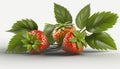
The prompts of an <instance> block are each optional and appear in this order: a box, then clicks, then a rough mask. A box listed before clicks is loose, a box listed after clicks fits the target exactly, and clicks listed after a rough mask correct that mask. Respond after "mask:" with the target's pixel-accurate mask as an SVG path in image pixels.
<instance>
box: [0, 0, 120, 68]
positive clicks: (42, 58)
mask: <svg viewBox="0 0 120 69" xmlns="http://www.w3.org/2000/svg"><path fill="white" fill-rule="evenodd" d="M54 2H56V3H58V4H61V5H63V6H65V7H66V8H68V9H69V10H70V12H71V14H72V16H73V19H74V20H75V16H76V14H77V13H78V12H79V10H80V9H81V8H82V7H84V6H85V5H87V4H89V3H90V4H91V11H92V13H93V12H98V11H103V10H104V11H113V12H115V13H117V14H118V16H120V7H119V3H120V2H119V0H0V35H1V36H0V38H1V40H0V69H22V68H23V69H25V68H26V69H28V68H29V69H35V68H39V69H40V68H41V69H65V68H67V69H73V68H74V69H80V68H82V69H87V68H89V69H113V68H115V69H120V66H119V65H120V52H119V50H120V43H119V41H120V32H119V30H120V27H119V26H120V23H119V22H120V19H118V22H117V24H116V25H115V26H114V27H113V28H112V29H109V30H108V32H109V33H110V35H111V36H112V37H113V38H114V40H115V42H116V44H117V47H118V50H117V51H107V52H105V51H104V52H99V51H97V52H96V51H95V50H91V49H89V48H88V49H85V51H84V52H83V53H82V54H81V55H75V56H66V55H65V54H64V53H59V52H58V53H57V54H58V55H57V54H54V53H53V54H51V53H50V54H46V55H40V54H38V55H29V54H5V53H4V51H5V49H6V48H7V45H8V42H9V40H10V38H11V37H12V35H13V34H11V33H8V32H5V31H6V30H8V29H10V28H11V26H12V25H13V23H15V22H16V20H20V19H23V18H31V19H33V20H35V21H36V22H37V23H38V25H39V29H41V30H42V29H43V27H44V23H46V22H47V23H56V21H55V18H54V13H53V3H54ZM74 23H75V22H74Z"/></svg>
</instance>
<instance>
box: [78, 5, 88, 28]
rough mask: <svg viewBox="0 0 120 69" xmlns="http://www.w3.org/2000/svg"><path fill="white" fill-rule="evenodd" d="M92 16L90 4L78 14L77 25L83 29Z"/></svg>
mask: <svg viewBox="0 0 120 69" xmlns="http://www.w3.org/2000/svg"><path fill="white" fill-rule="evenodd" d="M89 16H90V4H88V5H87V6H85V7H84V8H83V9H82V10H80V12H79V13H78V14H77V16H76V25H77V27H78V28H80V29H83V28H84V27H85V26H86V24H87V23H88V18H89Z"/></svg>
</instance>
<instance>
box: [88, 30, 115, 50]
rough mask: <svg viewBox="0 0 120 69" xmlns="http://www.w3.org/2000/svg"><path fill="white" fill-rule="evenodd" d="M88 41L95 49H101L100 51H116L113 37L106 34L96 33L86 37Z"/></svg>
mask: <svg viewBox="0 0 120 69" xmlns="http://www.w3.org/2000/svg"><path fill="white" fill-rule="evenodd" d="M86 41H87V43H88V44H89V46H90V47H91V48H93V49H98V50H99V49H100V50H107V49H111V50H116V49H117V48H116V45H115V42H114V40H113V39H112V37H111V36H110V35H109V34H107V33H105V32H102V33H96V34H92V35H90V36H87V37H86Z"/></svg>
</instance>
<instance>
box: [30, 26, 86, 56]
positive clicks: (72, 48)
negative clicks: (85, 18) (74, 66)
mask: <svg viewBox="0 0 120 69" xmlns="http://www.w3.org/2000/svg"><path fill="white" fill-rule="evenodd" d="M60 29H61V28H60ZM60 29H55V30H54V32H53V38H54V40H55V41H56V42H57V44H58V45H59V48H62V49H63V50H64V51H66V52H69V53H73V54H79V53H80V52H82V51H83V48H84V45H82V47H80V48H79V47H78V45H77V43H76V42H72V41H70V39H71V38H74V37H75V35H74V34H73V31H75V27H74V26H73V25H71V26H69V27H64V29H63V30H60ZM29 34H30V36H33V35H37V37H36V40H39V41H41V43H40V44H39V45H38V47H39V51H36V50H34V48H32V49H31V53H36V52H41V51H44V50H45V49H47V48H48V47H49V41H48V39H47V36H46V34H44V33H43V32H42V31H40V30H33V31H31V32H30V33H29ZM33 44H34V43H33Z"/></svg>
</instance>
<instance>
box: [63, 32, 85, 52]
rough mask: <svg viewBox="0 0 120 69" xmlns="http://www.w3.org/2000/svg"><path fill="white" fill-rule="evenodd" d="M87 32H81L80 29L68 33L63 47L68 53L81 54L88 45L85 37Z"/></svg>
mask: <svg viewBox="0 0 120 69" xmlns="http://www.w3.org/2000/svg"><path fill="white" fill-rule="evenodd" d="M85 34H86V33H85V32H83V33H79V32H78V31H72V32H69V33H67V34H66V36H65V38H64V40H63V44H62V49H63V50H64V51H66V52H68V53H72V54H79V53H81V52H82V51H83V49H84V45H86V43H85V40H84V37H85Z"/></svg>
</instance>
